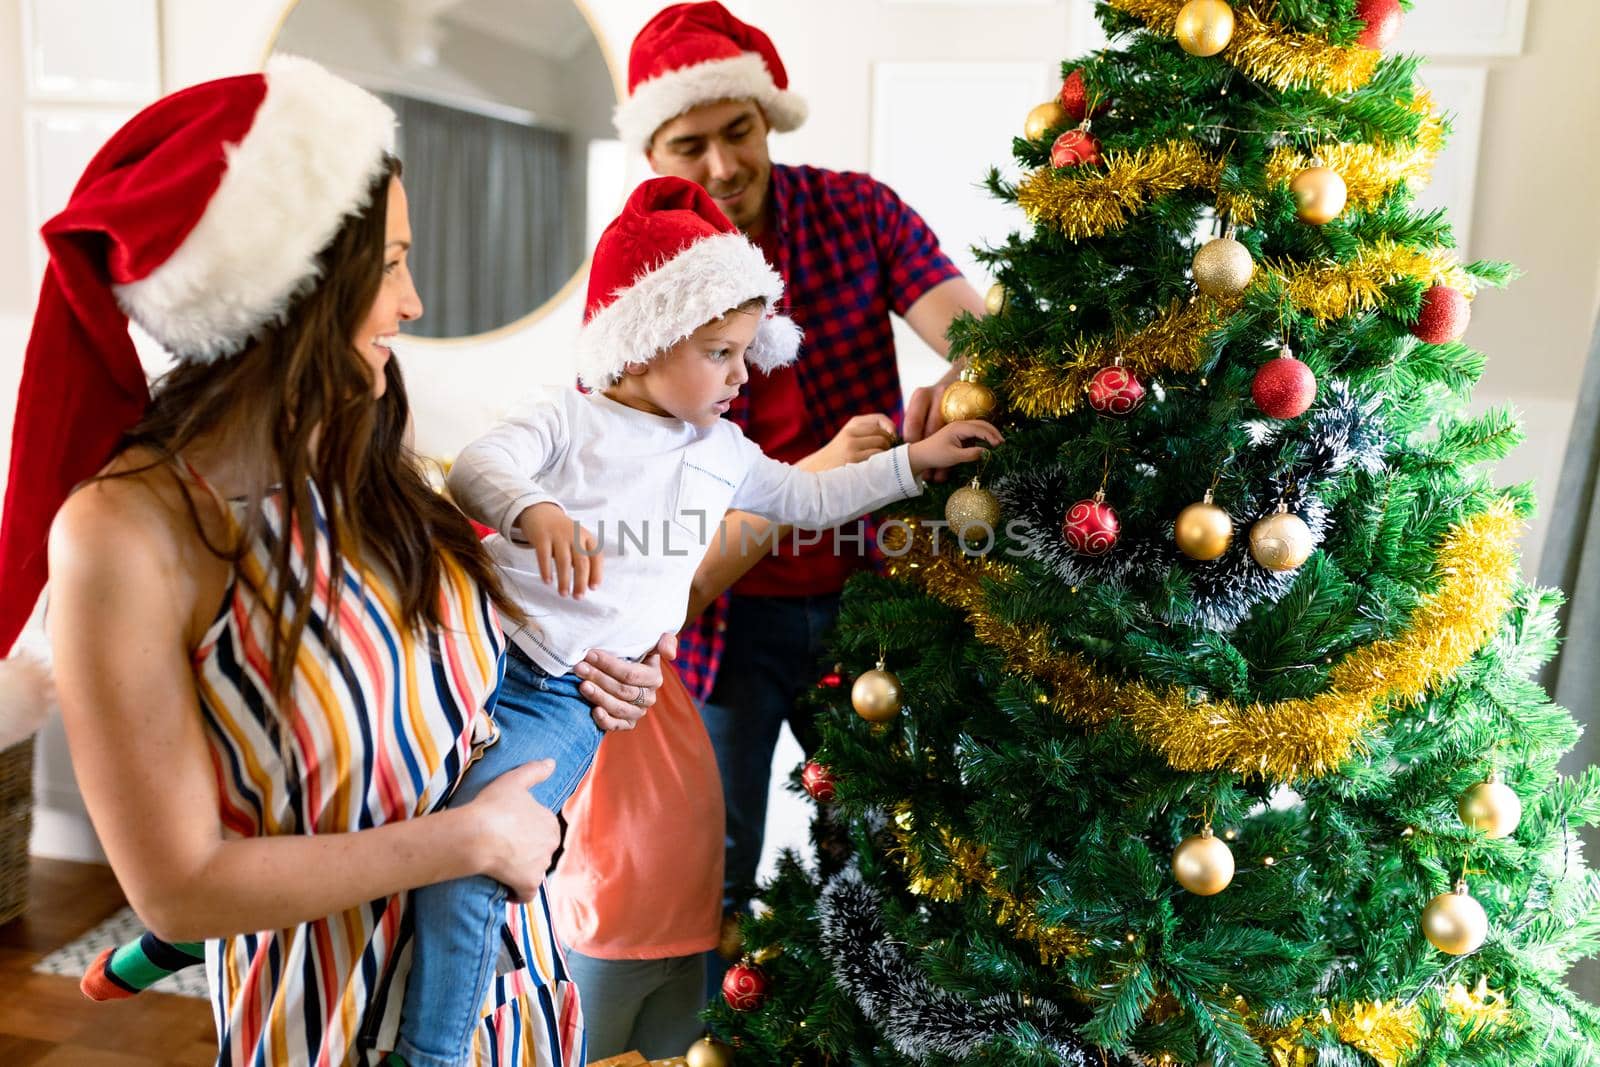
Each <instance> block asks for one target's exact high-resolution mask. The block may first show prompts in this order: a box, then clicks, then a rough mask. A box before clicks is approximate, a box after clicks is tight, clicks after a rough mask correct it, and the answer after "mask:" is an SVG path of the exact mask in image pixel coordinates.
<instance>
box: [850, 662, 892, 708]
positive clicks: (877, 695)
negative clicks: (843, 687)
mask: <svg viewBox="0 0 1600 1067" xmlns="http://www.w3.org/2000/svg"><path fill="white" fill-rule="evenodd" d="M900 697H901V689H900V679H899V678H896V677H895V676H894V674H893V673H892V672H890V671H887V670H885V669H884V666H883V660H881V659H880V660H879V661H878V666H877V668H876V669H875V670H870V671H867V672H866V673H865V674H863V675H862V676H861V677H859V678H857V679H856V684H855V685H853V686H851V687H850V705H851V706H852V707H853V708H855V709H856V714H857V715H859V716H861V717H862V718H863V719H866V720H867V721H868V722H888V721H889V720H890V719H892V718H894V717H895V716H896V715H898V714H900Z"/></svg>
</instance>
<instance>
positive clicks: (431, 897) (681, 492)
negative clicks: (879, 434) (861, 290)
mask: <svg viewBox="0 0 1600 1067" xmlns="http://www.w3.org/2000/svg"><path fill="white" fill-rule="evenodd" d="M782 292H783V283H782V279H781V278H780V277H779V276H778V274H777V272H776V271H774V270H773V269H772V268H771V267H769V266H768V265H767V263H766V261H765V259H764V258H763V257H762V254H761V252H760V250H759V249H757V248H756V247H755V246H754V245H752V244H751V243H750V242H749V241H748V240H747V239H746V238H745V237H744V236H743V235H742V234H740V233H739V231H738V230H737V229H735V228H734V226H733V225H732V223H730V222H729V221H728V220H727V219H726V218H725V217H724V216H723V214H722V212H721V210H720V209H719V208H718V207H717V206H716V203H715V201H713V200H712V199H711V197H710V195H709V194H707V193H706V192H705V190H704V189H702V188H701V187H700V186H698V185H696V184H694V183H692V182H688V181H685V180H683V179H680V178H657V179H653V180H651V181H648V182H646V183H644V184H643V185H641V186H640V187H639V188H638V190H636V191H635V192H634V194H633V195H632V196H631V197H630V198H629V199H628V203H627V205H626V206H625V207H624V208H623V211H622V214H621V215H620V216H619V217H618V218H617V219H616V220H615V221H613V222H612V223H611V225H610V226H609V227H607V229H606V232H605V233H604V234H603V235H602V236H601V238H600V241H599V244H598V245H597V246H596V249H595V254H594V260H593V265H592V268H591V273H590V278H589V295H588V303H587V306H586V308H585V312H584V323H583V327H582V329H581V330H580V333H579V339H578V350H579V356H578V370H579V376H580V378H581V379H582V381H583V383H584V385H585V386H586V387H588V388H590V389H594V390H597V391H596V392H593V393H590V394H588V395H584V394H580V393H577V392H575V391H573V390H571V389H567V388H556V389H551V390H548V391H546V392H545V393H543V394H542V395H541V396H540V397H539V398H538V400H537V402H536V403H535V404H534V405H533V406H532V407H531V408H530V409H528V410H527V411H525V412H524V413H522V414H521V415H519V416H517V417H515V418H512V419H510V420H508V421H506V422H504V423H502V424H501V425H500V426H498V427H496V428H495V429H493V430H491V431H490V432H489V433H488V434H486V435H485V436H484V437H482V438H480V439H479V440H477V441H476V442H474V443H473V444H471V445H469V446H468V447H467V448H466V449H465V450H464V451H463V452H462V453H461V455H460V457H458V458H457V460H456V463H455V466H454V467H453V469H452V470H451V472H450V479H449V486H450V491H451V494H452V495H453V496H454V497H455V499H456V502H457V503H458V504H459V505H460V506H461V508H462V509H463V510H464V511H466V513H467V514H468V515H470V516H472V517H473V518H475V519H477V520H478V521H479V522H482V523H484V524H486V525H489V526H493V527H494V528H495V529H496V530H498V531H499V533H500V536H499V537H495V538H491V539H490V550H491V552H492V553H493V555H494V557H495V559H496V561H497V562H498V563H499V565H500V569H501V574H502V576H503V578H504V580H505V582H506V584H507V587H508V590H507V591H508V592H509V593H510V594H511V596H512V598H513V599H514V600H515V601H516V602H517V604H518V606H519V607H520V608H521V609H522V611H523V613H524V615H525V616H526V618H525V620H524V621H521V622H518V621H516V620H507V633H508V636H509V637H510V649H509V654H508V656H507V662H506V674H505V680H504V682H503V684H502V685H501V688H500V692H499V696H498V699H497V704H496V709H495V721H496V723H497V725H498V726H499V729H500V740H499V741H498V742H497V743H496V744H494V745H492V746H490V748H489V749H488V750H487V751H486V752H485V754H484V756H483V758H482V759H481V760H480V761H479V762H478V763H477V764H476V765H475V766H474V767H473V769H472V770H470V771H469V772H468V774H467V776H466V778H465V779H464V780H463V782H462V784H461V786H460V788H459V789H458V790H457V791H456V793H455V795H454V796H453V797H452V799H451V803H452V804H453V805H454V804H462V803H465V802H467V801H468V800H470V799H471V798H472V797H473V796H475V795H477V793H478V791H480V790H481V789H482V788H484V786H486V785H487V784H488V783H489V782H491V781H493V780H494V779H495V778H496V777H498V776H499V775H500V774H502V773H504V772H506V771H509V770H511V769H512V768H514V767H517V766H519V765H521V764H523V763H526V762H528V761H530V760H534V759H540V758H545V757H553V758H554V759H555V760H556V769H555V772H554V773H553V774H552V775H551V776H550V778H549V779H547V780H546V781H545V782H543V783H542V784H541V785H539V786H538V787H536V788H535V789H534V791H533V795H534V797H535V798H536V799H538V800H539V802H540V803H542V804H544V805H545V806H547V807H549V808H550V809H551V810H559V809H560V808H561V806H562V804H563V803H564V802H565V801H566V799H567V797H568V796H570V795H571V793H572V791H573V790H574V789H575V788H576V787H577V784H578V782H579V780H580V779H581V778H582V777H583V775H584V773H585V772H586V771H587V770H588V768H589V766H590V764H591V762H592V761H593V759H594V754H595V751H596V750H597V748H598V746H599V742H600V736H601V735H600V732H599V730H598V729H597V728H596V727H595V726H594V725H593V724H592V722H591V721H590V718H589V714H588V705H587V701H586V700H585V699H584V698H583V697H582V696H580V695H579V693H578V685H579V679H578V678H577V676H576V675H575V674H574V673H573V670H574V667H575V666H576V665H577V664H578V663H579V662H581V661H582V659H583V657H584V655H585V654H586V653H587V652H588V651H589V650H590V649H591V648H605V649H608V650H610V651H614V652H618V653H621V654H624V655H635V654H642V653H644V652H645V651H647V650H648V649H649V648H650V647H652V646H653V645H654V643H655V640H656V638H657V636H659V635H660V634H661V633H662V632H663V631H665V630H674V629H676V628H677V627H678V626H680V625H681V624H682V622H683V617H684V611H685V609H686V607H687V603H688V597H689V589H690V583H691V581H692V579H693V576H694V572H695V568H696V566H697V564H698V563H699V561H700V559H701V557H702V556H703V555H704V552H705V549H706V547H707V545H708V544H709V542H710V538H711V537H712V536H714V535H715V533H716V531H717V530H718V528H719V524H720V522H721V520H722V516H723V513H724V512H726V511H727V510H728V509H729V508H738V509H741V510H744V511H750V512H754V513H757V514H760V515H764V516H767V517H769V518H772V519H775V520H778V521H781V522H785V523H790V524H793V525H796V526H802V527H808V528H826V527H831V526H835V525H837V524H839V523H841V522H845V521H847V520H849V519H852V518H855V517H857V516H859V515H862V514H864V513H867V512H870V511H872V510H874V509H875V508H878V507H881V506H882V505H884V504H887V503H890V502H892V501H895V500H900V499H904V498H906V497H911V496H915V495H917V494H918V493H919V492H921V486H920V483H919V481H918V479H919V476H920V475H921V473H922V472H923V471H925V470H928V469H932V468H940V467H953V466H955V465H957V464H960V463H967V462H971V461H973V460H975V459H977V458H978V457H979V456H980V455H981V454H982V453H983V451H984V445H988V446H993V445H997V444H999V443H1000V440H1001V438H1000V434H999V432H998V431H997V430H995V428H994V427H993V426H990V425H988V424H987V423H982V422H959V423H954V424H951V425H949V426H946V427H945V428H944V429H943V430H941V431H940V432H938V433H936V434H934V435H933V436H932V437H929V438H927V439H926V440H923V441H919V442H917V443H916V444H913V445H903V446H900V447H898V448H894V449H891V450H889V451H887V452H882V453H879V454H878V455H875V456H873V457H871V458H870V459H867V460H865V461H863V462H860V463H855V464H851V465H849V466H846V467H841V468H837V469H835V470H831V471H825V472H822V473H810V472H806V471H801V470H799V469H798V468H795V467H790V466H788V465H786V464H782V463H778V462H777V461H775V460H771V459H768V458H767V457H766V456H764V455H762V454H761V451H760V449H759V448H758V447H757V446H756V445H755V444H753V443H752V442H750V441H748V440H747V439H746V438H745V437H744V435H743V433H742V432H741V431H740V430H739V428H738V427H737V426H735V425H734V424H733V423H731V422H727V421H725V420H723V419H722V415H723V414H724V413H726V412H727V410H728V406H729V404H730V402H731V401H732V400H733V398H734V397H735V396H736V395H737V394H738V392H739V389H740V387H741V386H742V385H743V384H744V383H745V382H746V381H747V380H748V378H749V373H748V371H747V369H746V363H747V362H749V363H753V364H755V365H756V366H757V367H759V368H761V369H762V370H768V369H772V368H774V367H778V366H781V365H783V364H785V363H788V362H791V361H793V359H794V358H795V354H796V351H797V349H798V346H799V340H800V338H799V331H798V329H797V328H796V327H795V326H794V324H793V323H792V322H790V321H789V320H787V319H785V318H782V317H779V316H776V315H773V314H772V309H773V308H774V307H775V306H776V305H777V303H778V300H779V298H780V297H781V296H782ZM971 440H976V441H980V442H983V444H982V445H974V444H968V443H967V442H968V441H971ZM602 575H603V576H604V579H605V581H604V583H603V584H602V582H601V578H602ZM639 702H640V703H641V704H642V703H643V702H644V695H643V694H640V697H639ZM505 893H506V890H505V888H504V887H503V886H501V885H499V884H498V883H496V882H494V881H493V880H492V879H489V878H486V877H479V878H470V879H460V880H457V881H453V882H445V883H441V884H438V885H434V886H428V887H426V888H424V889H421V890H419V891H417V893H416V894H415V896H414V898H413V907H414V909H415V916H416V930H417V937H416V950H415V958H414V961H413V966H412V970H411V976H410V980H409V983H408V987H407V990H406V999H405V1008H404V1011H403V1012H402V1024H401V1041H400V1046H399V1052H400V1055H401V1056H402V1057H403V1058H404V1059H405V1061H406V1063H408V1064H410V1065H412V1067H435V1065H445V1064H455V1063H458V1062H462V1060H463V1058H464V1057H465V1055H466V1051H467V1050H466V1047H465V1046H466V1042H467V1040H468V1035H470V1033H471V1032H472V1029H473V1027H474V1025H475V1024H476V1021H477V1020H476V1013H477V1011H478V1007H479V1005H481V1004H482V1003H483V1000H484V996H485V994H486V992H487V989H488V982H489V980H490V978H491V977H492V975H491V970H492V968H493V964H494V960H495V957H496V955H497V953H498V951H499V944H498V943H497V941H496V939H495V937H494V934H495V930H496V928H497V927H498V925H499V923H500V921H501V916H502V914H503V911H504V902H505ZM641 906H643V904H642V902H641Z"/></svg>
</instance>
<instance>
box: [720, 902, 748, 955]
mask: <svg viewBox="0 0 1600 1067" xmlns="http://www.w3.org/2000/svg"><path fill="white" fill-rule="evenodd" d="M743 953H744V931H742V930H740V929H739V916H737V915H732V914H728V915H724V916H723V917H722V926H721V928H720V929H719V930H718V931H717V955H719V956H721V957H722V958H723V959H725V960H727V961H728V962H729V963H732V962H733V961H734V960H736V959H738V958H739V957H740V956H741V955H742V954H743Z"/></svg>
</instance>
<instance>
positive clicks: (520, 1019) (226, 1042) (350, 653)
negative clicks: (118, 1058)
mask: <svg viewBox="0 0 1600 1067" xmlns="http://www.w3.org/2000/svg"><path fill="white" fill-rule="evenodd" d="M313 502H314V504H315V507H316V510H317V537H316V544H315V545H313V546H311V548H310V549H309V550H307V549H306V547H305V546H304V545H303V544H301V543H300V541H299V538H298V537H296V540H295V544H294V552H293V557H292V563H291V566H292V569H293V571H294V579H295V581H297V582H307V581H309V582H311V583H313V587H314V590H315V593H314V596H313V601H312V616H311V621H310V624H309V625H308V626H307V628H306V631H305V638H304V640H303V642H302V644H301V646H300V649H299V653H298V655H297V656H296V658H295V662H294V666H293V671H294V679H293V684H292V688H291V690H290V695H289V699H288V700H287V701H285V702H279V701H278V700H276V698H275V697H274V695H273V691H272V686H271V684H270V679H271V673H270V648H271V628H272V625H273V623H272V618H271V613H270V612H269V611H267V610H266V609H265V608H264V607H263V605H262V603H261V599H260V597H259V596H258V594H257V593H256V590H260V589H263V588H270V587H271V586H272V585H274V584H275V583H274V582H272V581H271V578H270V571H271V567H272V557H271V552H272V544H273V541H274V539H275V538H276V537H279V536H281V531H282V523H281V518H280V516H279V515H278V514H277V512H276V510H275V509H273V508H272V507H271V506H270V502H269V507H268V512H267V519H268V530H267V534H266V536H265V537H263V538H262V539H261V540H260V541H259V542H258V543H257V544H255V545H254V546H252V549H251V551H250V552H249V553H248V554H247V555H246V556H245V557H244V558H243V559H242V560H240V562H239V564H238V572H239V573H238V576H237V577H236V578H235V580H234V583H233V586H232V589H231V590H230V592H229V595H228V598H227V603H226V605H225V606H224V609H223V611H222V612H221V613H220V614H219V615H218V617H217V619H216V620H215V621H214V622H213V623H212V626H211V628H210V629H209V631H208V632H207V634H206V636H205V638H204V640H203V641H202V642H201V645H200V647H199V648H198V649H196V651H195V657H194V670H195V677H196V683H197V687H198V690H199V696H200V714H201V720H202V723H203V726H204V729H205V734H206V739H207V742H208V744H209V746H210V748H211V758H212V765H213V767H214V769H215V772H216V778H217V793H218V803H219V814H220V816H221V819H222V823H223V826H224V828H225V830H226V832H227V833H228V834H229V835H230V836H235V837H261V836H268V835H274V834H327V833H350V832H354V831H359V830H363V829H367V828H368V827H374V826H381V825H384V824H385V823H390V822H395V821H397V820H401V819H408V818H413V817H416V816H420V815H425V814H427V813H429V812H432V811H435V810H437V809H438V808H440V807H441V806H443V804H444V802H445V798H446V797H448V796H449V793H450V790H451V789H452V788H453V787H454V785H455V783H456V782H457V780H458V779H459V778H460V777H461V775H462V773H463V772H464V771H465V769H466V765H467V763H468V761H469V760H470V758H471V756H472V753H473V750H474V748H475V747H476V746H480V745H483V744H485V743H487V742H488V741H489V739H490V738H491V737H492V736H493V726H492V724H491V723H490V721H489V717H488V714H487V709H488V707H489V706H490V702H491V698H492V695H493V693H494V690H495V688H496V686H498V684H499V681H500V669H501V660H502V653H503V651H504V649H505V638H504V636H503V635H502V633H501V630H500V626H499V623H498V621H497V618H496V615H495V611H494V608H493V605H492V604H491V603H490V602H489V599H488V597H487V596H486V595H485V594H484V591H483V590H482V589H480V588H479V587H478V586H477V585H475V584H474V583H473V582H472V581H471V580H470V579H469V578H468V577H467V576H466V574H465V573H464V572H463V571H462V570H461V569H460V568H459V567H457V566H455V565H454V564H453V563H452V562H451V561H450V560H448V559H446V560H444V561H443V562H444V568H443V575H442V580H441V582H440V590H439V603H438V608H439V615H440V618H441V619H442V622H443V624H442V626H440V627H439V628H438V629H437V630H435V629H432V628H417V629H413V628H410V627H408V626H406V625H405V622H404V613H403V612H402V610H401V607H400V603H399V598H398V597H397V596H396V594H395V591H394V590H393V589H392V588H391V587H390V586H389V584H388V583H387V581H386V580H385V579H384V578H383V577H382V576H381V575H379V574H376V573H372V572H363V571H361V570H360V569H358V568H357V566H356V565H355V564H354V563H352V562H351V561H350V560H348V559H346V560H345V561H344V565H343V569H342V571H341V572H340V573H338V574H337V575H335V574H332V573H330V571H329V569H328V566H327V563H328V552H327V550H326V533H327V524H326V523H327V518H326V514H325V512H324V511H323V508H322V502H321V501H320V500H318V499H315V497H313ZM335 582H337V583H339V584H340V585H341V586H342V587H343V588H342V595H341V596H340V597H339V599H338V603H337V608H335V607H334V601H333V598H332V597H331V596H330V595H329V594H330V587H331V586H332V585H333V583H335ZM335 629H336V630H337V633H338V639H337V641H335V640H333V639H332V637H331V634H332V633H333V632H334V631H335ZM407 899H408V898H407V894H405V893H398V894H396V895H394V896H391V897H387V898H385V899H382V900H375V901H372V902H371V903H369V904H366V905H363V906H361V907H358V908H353V909H351V910H349V911H346V912H342V913H340V914H337V915H331V916H328V917H327V918H325V919H319V920H316V921H315V922H308V923H303V924H301V925H299V926H296V927H292V928H290V929H286V930H267V931H261V932H258V933H254V934H247V935H241V936H238V937H231V938H225V939H221V940H216V941H208V942H207V943H206V965H207V969H208V972H209V976H210V982H211V1004H212V1014H213V1017H214V1019H215V1022H216V1027H217V1035H218V1042H219V1049H218V1054H217V1061H216V1062H217V1064H218V1065H219V1067H224V1065H225V1067H344V1065H360V1067H371V1065H374V1064H376V1063H377V1062H378V1059H379V1054H380V1053H381V1052H383V1051H386V1050H388V1049H392V1048H393V1047H394V1043H395V1039H396V1032H397V1030H398V1028H399V1016H400V1006H401V1002H402V1000H403V997H404V992H405V980H406V975H407V974H408V972H409V969H410V959H411V943H412V940H411V936H410V935H411V928H410V921H409V918H408V914H407V907H406V905H407ZM503 930H504V940H505V942H506V944H507V946H508V947H509V946H515V949H516V951H515V955H516V956H517V957H518V959H519V961H520V962H521V963H522V964H523V966H521V967H520V968H519V969H516V970H514V971H513V972H512V973H511V974H509V975H504V976H501V977H499V978H498V979H497V980H496V983H495V985H494V988H493V990H492V992H491V995H490V996H489V997H488V998H486V1001H485V1004H484V1009H483V1011H484V1014H483V1019H482V1020H481V1022H480V1025H479V1028H478V1030H477V1031H476V1032H475V1034H474V1035H473V1057H472V1062H473V1063H474V1064H478V1065H487V1064H493V1065H496V1067H499V1065H505V1067H579V1065H580V1064H582V1063H583V1062H584V1052H585V1049H584V1038H583V1019H582V1014H581V1012H580V1010H579V1007H578V995H577V990H576V988H575V987H574V986H573V985H572V983H571V982H570V980H569V979H568V977H567V968H566V961H565V959H564V958H563V956H562V954H561V949H560V947H559V945H558V943H557V941H556V937H555V931H554V928H553V926H552V924H551V919H550V909H549V905H548V903H547V901H546V900H545V896H544V890H543V889H542V888H541V889H540V891H539V895H538V897H537V898H536V899H535V900H534V901H533V902H531V903H529V904H527V905H517V904H512V905H508V906H507V915H506V923H505V926H504V928H503Z"/></svg>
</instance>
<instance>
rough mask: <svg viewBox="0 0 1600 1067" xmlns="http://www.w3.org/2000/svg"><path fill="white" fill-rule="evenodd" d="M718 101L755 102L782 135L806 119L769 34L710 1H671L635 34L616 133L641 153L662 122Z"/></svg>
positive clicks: (618, 110)
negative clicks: (678, 2)
mask: <svg viewBox="0 0 1600 1067" xmlns="http://www.w3.org/2000/svg"><path fill="white" fill-rule="evenodd" d="M719 100H754V101H755V102H756V103H758V104H760V105H761V110H762V111H763V112H765V113H766V116H767V122H768V124H770V125H771V126H772V128H773V129H775V130H779V131H783V132H787V131H788V130H793V129H798V128H799V126H800V124H801V123H802V122H804V121H805V120H806V102H805V100H803V99H802V98H801V97H799V96H797V95H796V94H794V93H792V92H790V91H789V74H788V72H787V71H785V70H784V69H783V60H781V59H779V58H778V50H777V49H776V48H774V47H773V46H772V39H771V38H770V37H768V36H767V35H766V34H764V33H762V32H761V31H760V30H758V29H756V28H755V27H754V26H751V25H750V24H749V23H745V22H740V21H739V20H738V19H736V18H734V17H733V16H732V15H730V14H728V9H727V8H725V7H723V6H722V5H721V4H719V3H716V2H715V0H709V2H707V3H700V4H673V5H672V6H671V7H668V8H664V9H663V10H661V11H660V12H658V13H657V14H656V17H655V18H653V19H651V20H650V21H649V22H647V23H645V27H644V29H642V30H640V31H639V35H638V36H637V37H635V38H634V39H633V48H632V50H631V51H629V53H628V99H626V100H624V101H623V102H622V103H621V104H620V105H619V106H618V107H617V111H616V115H615V122H616V126H617V133H618V134H619V135H620V136H621V137H622V140H623V142H624V143H626V144H628V145H630V146H632V147H634V148H637V149H639V150H640V151H641V152H643V151H646V150H648V149H649V147H650V140H651V138H653V137H654V136H655V132H656V131H657V130H659V129H660V128H661V124H662V123H664V122H667V121H669V120H671V119H675V118H677V117H678V116H679V115H681V114H683V113H684V112H685V111H688V110H690V109H691V108H695V107H698V106H700V105H701V104H711V103H716V102H717V101H719Z"/></svg>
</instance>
